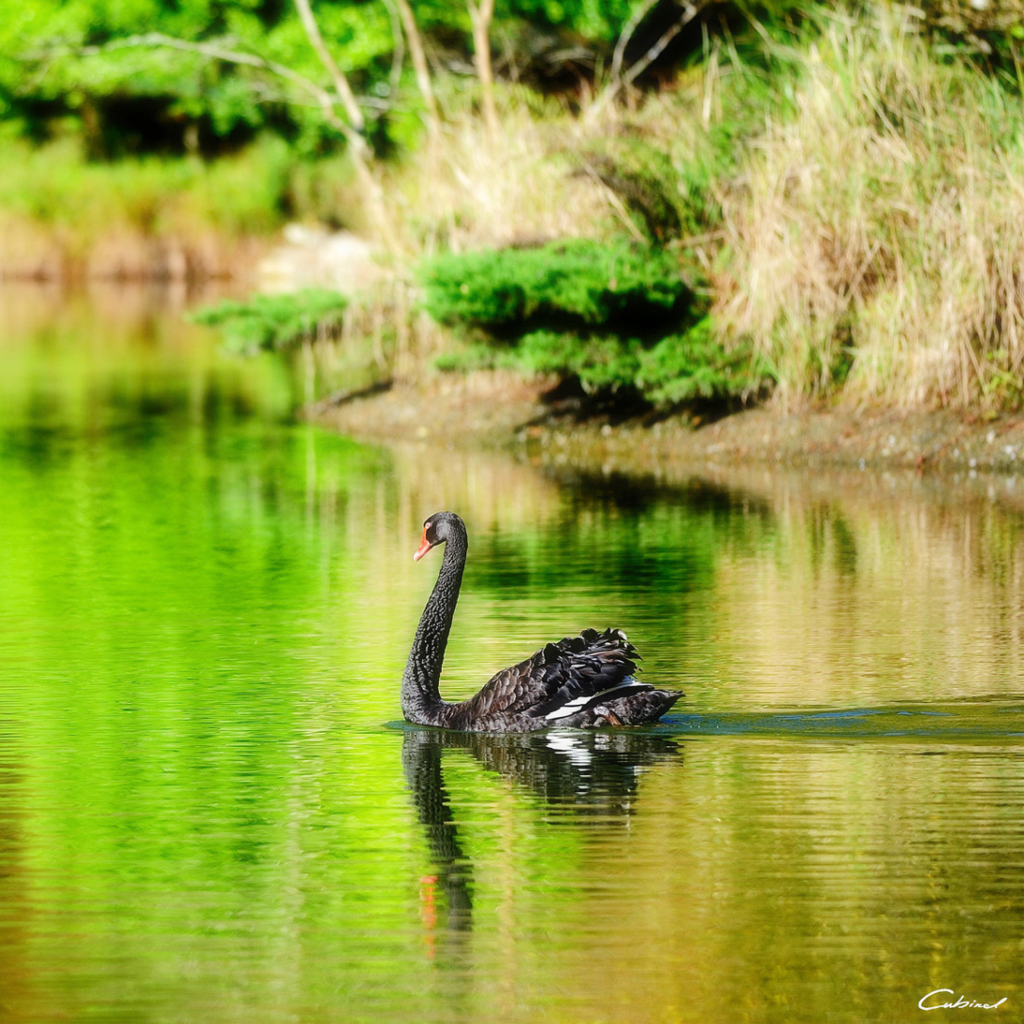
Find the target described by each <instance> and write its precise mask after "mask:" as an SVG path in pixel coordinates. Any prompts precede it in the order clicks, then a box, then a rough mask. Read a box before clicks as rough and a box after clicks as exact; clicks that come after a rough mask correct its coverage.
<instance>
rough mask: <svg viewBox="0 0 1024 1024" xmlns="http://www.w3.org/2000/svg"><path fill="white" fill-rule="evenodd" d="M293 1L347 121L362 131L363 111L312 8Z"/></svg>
mask: <svg viewBox="0 0 1024 1024" xmlns="http://www.w3.org/2000/svg"><path fill="white" fill-rule="evenodd" d="M294 3H295V9H296V10H297V11H298V12H299V20H300V21H301V22H302V27H303V28H304V29H305V30H306V36H307V38H308V39H309V42H310V44H311V45H312V47H313V49H314V50H316V52H317V56H318V57H319V58H320V63H321V64H323V66H324V67H325V68H326V69H327V73H328V74H329V75H330V76H331V81H332V82H333V83H334V88H335V91H336V92H337V93H338V98H339V99H340V100H341V104H342V106H343V107H344V108H345V113H346V114H348V119H349V121H351V122H352V127H353V128H355V130H356V131H357V132H362V131H363V129H364V128H365V127H366V122H365V121H364V120H363V112H362V111H361V110H360V109H359V104H358V103H356V98H355V96H354V95H353V94H352V90H351V88H350V87H349V84H348V79H347V78H346V77H345V75H344V74H343V72H342V70H341V68H339V67H338V65H337V64H336V63H335V61H334V58H333V57H332V56H331V52H330V50H328V49H327V44H326V43H325V42H324V37H323V36H322V35H321V34H320V26H319V25H317V23H316V18H314V17H313V10H312V8H311V7H310V6H309V0H294Z"/></svg>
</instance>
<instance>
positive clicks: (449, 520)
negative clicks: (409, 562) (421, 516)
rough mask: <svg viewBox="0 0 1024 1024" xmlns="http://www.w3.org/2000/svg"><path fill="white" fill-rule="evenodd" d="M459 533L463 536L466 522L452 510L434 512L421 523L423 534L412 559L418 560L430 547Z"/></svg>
mask: <svg viewBox="0 0 1024 1024" xmlns="http://www.w3.org/2000/svg"><path fill="white" fill-rule="evenodd" d="M459 534H461V535H462V536H463V537H465V535H466V524H465V523H463V521H462V520H461V519H460V518H459V517H458V516H457V515H456V514H455V513H454V512H435V513H434V514H433V515H432V516H430V517H429V518H428V519H427V520H426V521H425V522H424V523H423V536H422V537H421V538H420V546H419V547H418V548H417V549H416V553H415V554H414V555H413V556H412V557H413V561H415V562H418V561H419V560H420V559H421V558H422V557H423V556H424V555H425V554H426V553H427V552H428V551H429V550H430V549H431V548H433V547H436V546H437V545H438V544H443V543H444V542H445V541H446V540H448V539H450V538H451V537H454V536H458V535H459Z"/></svg>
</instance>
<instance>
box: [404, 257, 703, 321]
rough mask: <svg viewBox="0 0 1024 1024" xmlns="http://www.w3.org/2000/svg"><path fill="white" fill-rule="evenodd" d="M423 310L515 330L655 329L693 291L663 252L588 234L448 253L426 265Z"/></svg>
mask: <svg viewBox="0 0 1024 1024" xmlns="http://www.w3.org/2000/svg"><path fill="white" fill-rule="evenodd" d="M423 276H424V283H425V285H426V300H425V302H424V305H425V307H426V310H427V312H428V313H429V314H430V315H431V316H432V317H433V318H434V319H435V320H438V321H439V322H441V323H444V324H449V325H452V324H466V325H470V326H473V327H480V328H483V329H484V330H486V331H488V332H489V333H490V334H492V335H497V336H505V337H509V336H512V337H518V336H521V335H522V334H525V333H529V332H530V331H532V330H539V329H553V330H570V329H575V330H585V329H586V328H588V327H590V328H593V327H598V326H600V327H602V328H604V329H606V330H617V329H618V328H619V327H620V326H625V325H626V324H632V325H633V327H634V329H635V328H636V326H637V324H638V323H639V324H641V325H642V326H643V327H644V328H645V329H650V330H656V329H659V328H661V327H663V326H665V325H668V324H671V323H673V322H678V319H679V317H680V316H681V315H685V312H686V310H687V309H688V307H689V300H690V292H689V289H688V288H687V287H686V285H685V284H684V283H683V281H682V279H681V278H680V275H679V267H678V263H677V262H676V260H675V259H674V258H673V257H672V256H671V255H670V254H668V253H665V252H662V251H660V250H655V249H644V248H638V247H636V246H633V245H630V244H628V243H624V242H615V243H611V244H602V243H600V242H594V241H591V240H589V239H582V238H580V239H572V240H569V241H565V242H552V243H549V244H548V245H545V246H542V247H540V248H536V249H497V250H493V249H491V250H483V251H479V252H471V253H461V254H447V255H444V256H439V257H437V258H436V259H434V260H432V261H430V262H429V263H428V264H427V265H426V267H425V270H424V275H423Z"/></svg>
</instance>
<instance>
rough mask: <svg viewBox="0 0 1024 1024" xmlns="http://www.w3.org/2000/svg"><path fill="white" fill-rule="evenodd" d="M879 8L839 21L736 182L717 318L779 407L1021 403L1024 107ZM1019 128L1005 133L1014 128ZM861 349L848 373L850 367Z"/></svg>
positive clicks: (729, 198)
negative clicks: (773, 378) (800, 401)
mask: <svg viewBox="0 0 1024 1024" xmlns="http://www.w3.org/2000/svg"><path fill="white" fill-rule="evenodd" d="M901 18H902V20H900V19H897V18H896V17H895V16H890V15H888V14H886V13H885V10H884V9H882V11H881V12H880V13H876V15H875V20H874V21H873V22H871V23H870V24H866V23H864V22H863V21H855V22H854V21H845V22H844V21H840V20H838V19H837V20H835V21H834V22H833V23H832V27H831V29H830V31H829V32H828V33H827V34H826V37H825V38H824V39H823V40H822V41H821V42H820V43H819V45H818V46H817V47H816V48H815V49H813V50H812V51H811V53H810V55H809V57H808V59H807V61H806V68H805V73H804V75H803V77H802V81H801V83H800V85H799V87H798V89H797V93H796V105H797V115H796V117H795V118H792V119H791V120H787V122H786V123H783V124H776V125H769V126H768V128H767V130H766V131H765V133H764V136H763V138H762V139H761V140H760V142H759V143H758V144H757V145H756V146H755V147H753V148H752V149H751V150H750V152H749V154H748V155H747V157H746V159H745V160H744V174H743V176H742V178H741V179H740V180H739V181H737V182H735V183H734V185H733V187H732V188H731V189H729V190H728V192H727V194H726V198H725V204H724V212H725V225H726V234H727V239H726V245H727V249H726V252H727V253H728V258H727V259H726V260H725V261H724V262H723V265H722V266H723V269H722V271H721V273H720V275H719V277H718V280H717V282H716V284H717V291H718V298H717V302H716V307H715V312H716V314H717V316H718V317H719V319H720V322H721V323H722V324H723V325H724V328H725V329H726V330H727V331H728V332H729V333H730V334H732V335H733V336H743V337H748V338H750V339H752V340H753V342H754V343H755V345H756V346H757V348H758V349H759V351H760V352H761V353H762V354H763V355H764V356H765V357H766V358H767V360H768V361H769V363H770V364H771V365H772V366H773V367H774V368H775V371H776V373H777V376H778V381H779V395H780V397H781V398H782V399H783V400H792V399H795V398H803V397H806V396H814V395H822V394H827V393H829V392H830V391H832V390H834V388H835V387H836V385H837V383H841V382H837V381H836V379H835V377H836V375H837V373H840V372H841V370H842V368H843V364H844V360H845V362H846V368H848V369H849V378H848V380H847V382H846V384H845V387H844V388H843V393H844V395H846V396H848V397H850V398H852V399H855V400H880V401H885V402H890V403H895V404H899V405H922V404H930V403H939V404H944V405H945V404H949V405H953V406H964V405H967V404H968V403H971V402H974V401H977V399H978V397H979V395H981V396H983V397H984V398H985V399H986V400H987V401H989V402H991V403H993V404H1015V403H1018V402H1019V401H1020V398H1021V390H1020V388H1021V384H1020V379H1021V369H1022V366H1024V282H1022V275H1021V268H1022V266H1024V157H1022V152H1021V145H1020V143H1019V142H1018V139H1019V138H1020V134H1019V129H1020V126H1021V124H1022V117H1021V110H1020V109H1019V107H1015V106H1011V104H1012V101H1011V100H1010V99H1009V98H1008V97H1007V96H1006V95H1005V94H1003V93H1001V92H1000V91H999V89H998V88H997V87H996V86H995V85H994V84H993V83H992V82H991V81H989V80H987V79H986V78H985V77H984V76H983V75H981V74H979V73H978V72H976V71H974V70H971V69H969V68H968V67H966V66H965V65H964V64H959V63H956V62H952V63H950V64H947V65H941V64H938V63H936V61H935V60H934V57H932V56H930V55H929V53H928V52H927V49H926V44H925V43H924V41H923V40H922V39H921V38H920V36H919V35H917V34H916V33H915V31H914V24H913V23H912V21H910V20H908V16H907V15H906V14H903V15H902V16H901ZM1010 129H1012V130H1010ZM851 359H852V366H850V360H851Z"/></svg>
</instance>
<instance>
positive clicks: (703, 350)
mask: <svg viewBox="0 0 1024 1024" xmlns="http://www.w3.org/2000/svg"><path fill="white" fill-rule="evenodd" d="M767 379H768V374H767V372H766V370H765V368H764V367H763V366H762V365H761V364H760V363H759V362H758V361H757V360H756V358H755V357H754V355H753V352H752V350H751V348H750V346H749V345H744V346H742V347H738V348H736V349H733V350H731V351H726V349H725V348H724V346H723V345H722V343H721V342H720V341H719V340H718V339H717V338H716V337H715V332H714V325H713V324H712V322H711V318H710V317H705V318H704V319H703V320H700V321H698V323H696V324H695V325H694V326H693V327H691V328H690V330H689V331H687V332H686V333H685V334H673V335H670V336H669V337H667V338H663V339H662V340H661V341H659V342H658V344H657V345H655V346H654V347H653V348H651V349H649V350H648V351H645V352H643V353H642V354H641V356H640V366H639V369H638V371H637V377H636V384H637V387H639V388H640V390H641V391H642V392H643V393H644V394H645V395H646V396H647V397H648V398H649V399H650V400H651V401H652V402H654V404H655V405H677V404H681V403H685V402H693V401H696V400H698V399H705V400H709V401H714V400H717V399H724V398H737V397H746V396H747V395H749V394H754V393H757V392H758V391H760V390H761V389H762V388H763V386H764V385H765V384H766V383H767Z"/></svg>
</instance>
